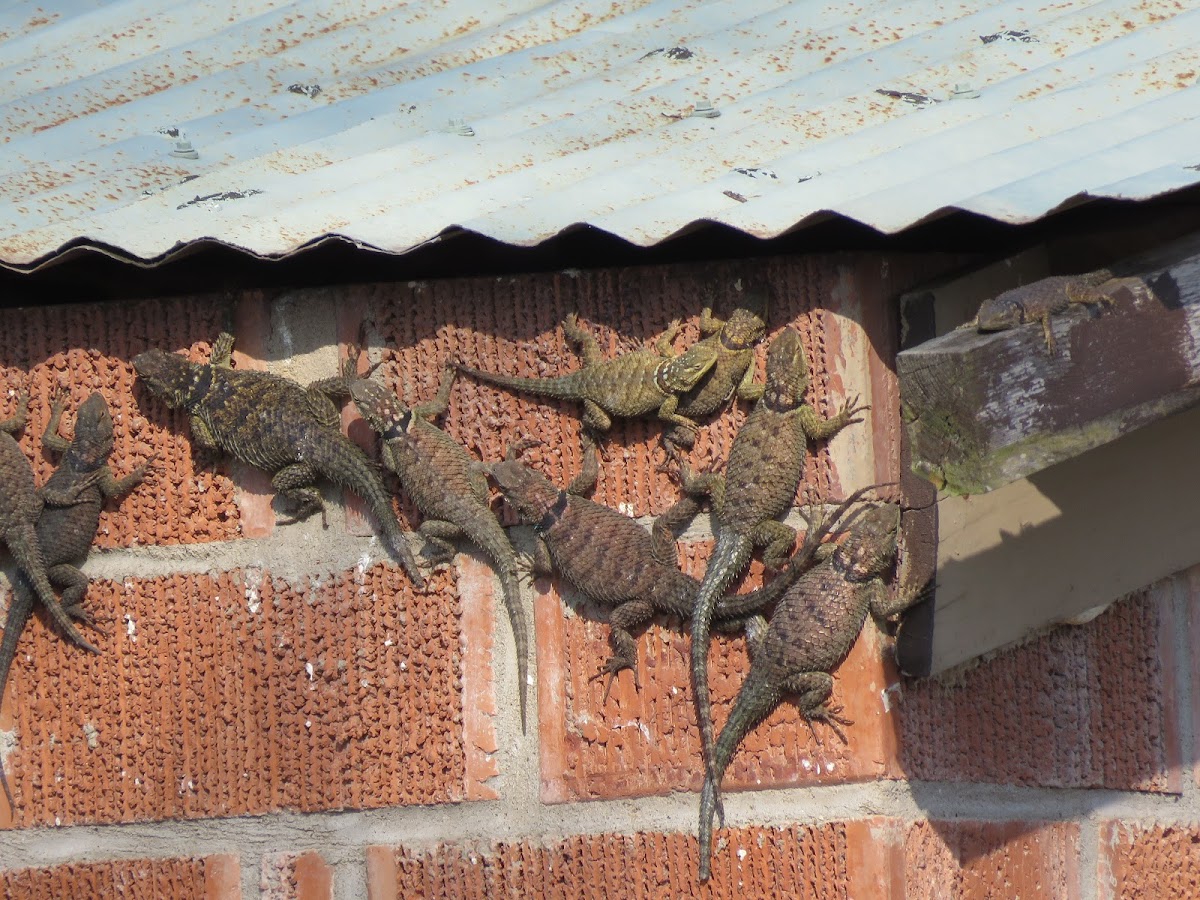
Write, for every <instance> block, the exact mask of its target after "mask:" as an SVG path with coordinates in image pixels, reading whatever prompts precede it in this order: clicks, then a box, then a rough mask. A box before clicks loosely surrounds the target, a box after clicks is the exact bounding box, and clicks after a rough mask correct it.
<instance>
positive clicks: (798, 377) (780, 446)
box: [673, 328, 869, 769]
mask: <svg viewBox="0 0 1200 900" xmlns="http://www.w3.org/2000/svg"><path fill="white" fill-rule="evenodd" d="M808 385H809V368H808V357H807V355H806V354H805V352H804V343H803V341H802V340H801V338H800V333H799V332H798V331H796V330H795V329H794V328H787V329H784V331H783V332H781V333H780V335H779V336H778V337H777V338H775V340H774V341H773V342H772V344H771V348H770V350H769V351H768V354H767V384H766V388H765V390H764V392H763V396H762V398H761V399H760V400H759V401H758V403H757V404H756V405H755V407H754V409H753V410H752V411H751V413H750V415H749V416H748V417H747V419H746V421H745V422H744V423H743V425H742V427H741V428H740V429H739V430H738V433H737V436H736V437H735V438H734V441H733V447H732V448H731V449H730V452H729V461H728V462H727V464H726V466H725V475H724V476H723V477H722V476H718V475H705V476H693V475H692V474H691V472H690V470H689V469H688V467H687V466H686V465H682V466H681V468H680V476H681V479H682V481H683V487H684V491H685V492H686V493H687V494H688V497H686V498H685V499H684V500H682V501H680V503H679V504H677V505H676V507H677V510H681V511H678V512H676V513H673V517H675V518H679V517H681V516H682V515H684V514H685V513H687V512H689V511H690V512H694V511H695V510H698V509H699V501H698V499H697V498H699V497H703V496H708V497H710V498H711V500H712V507H713V513H714V515H713V520H714V527H715V528H716V529H717V530H718V535H717V543H716V547H715V548H714V549H713V553H712V556H711V558H710V559H709V561H708V566H707V568H706V569H705V571H704V580H703V582H702V583H701V586H700V594H699V596H698V598H697V600H696V606H695V609H694V611H693V613H692V682H693V688H694V690H695V701H696V715H697V719H698V721H699V723H700V736H701V741H702V743H703V747H704V760H705V766H706V769H707V768H708V766H709V765H710V763H711V760H712V746H713V726H712V710H711V706H710V700H709V694H708V647H709V624H710V621H711V618H712V611H713V607H714V604H715V603H716V602H717V600H718V599H720V598H721V597H722V596H724V594H725V593H726V592H727V590H728V588H729V586H730V585H731V584H732V583H733V581H734V579H735V578H737V576H738V575H739V574H741V572H742V570H744V569H745V568H746V565H747V564H748V563H749V562H750V555H751V553H752V552H753V550H754V548H755V547H763V548H765V549H764V552H763V563H764V565H765V566H766V567H767V568H768V569H778V568H781V566H782V564H783V561H784V559H785V558H786V556H787V553H788V551H789V550H791V548H792V545H793V543H794V542H795V540H796V532H795V530H794V529H792V528H791V527H789V526H787V525H784V524H783V523H782V522H779V521H776V517H777V516H779V515H781V514H783V513H785V512H786V511H787V510H788V509H789V508H790V507H791V505H792V501H793V499H794V498H795V496H796V489H797V487H799V485H800V479H801V478H802V476H803V474H804V465H805V461H806V460H807V456H808V442H809V441H810V440H813V441H821V440H828V439H829V438H831V437H833V436H834V435H835V434H837V433H838V432H839V431H841V430H842V429H843V428H845V427H846V426H847V425H849V424H851V423H852V422H861V421H862V419H860V418H858V417H856V413H858V412H861V411H863V410H865V409H868V408H869V407H865V406H860V405H859V403H858V400H857V398H855V399H854V400H851V401H848V402H847V403H845V404H844V405H843V406H842V409H841V410H840V411H839V412H838V414H837V415H835V416H834V417H833V418H832V419H822V418H821V417H820V416H819V415H818V414H817V412H816V410H814V409H813V408H812V407H811V406H809V405H808V404H807V403H806V402H805V401H804V395H805V394H806V393H807V391H808Z"/></svg>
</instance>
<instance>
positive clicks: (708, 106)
mask: <svg viewBox="0 0 1200 900" xmlns="http://www.w3.org/2000/svg"><path fill="white" fill-rule="evenodd" d="M688 115H689V116H691V117H692V118H696V119H715V118H716V117H717V116H719V115H721V111H720V110H719V109H715V108H714V107H713V105H712V101H711V100H709V99H708V98H707V97H703V98H701V99H700V100H697V101H696V108H695V109H693V110H692V111H691V112H690V113H688Z"/></svg>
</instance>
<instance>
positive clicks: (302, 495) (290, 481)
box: [271, 462, 329, 528]
mask: <svg viewBox="0 0 1200 900" xmlns="http://www.w3.org/2000/svg"><path fill="white" fill-rule="evenodd" d="M318 477H319V473H318V472H317V470H316V468H314V467H313V466H312V464H310V463H306V462H298V463H292V464H291V465H290V466H284V467H283V468H282V469H280V470H279V471H278V472H276V473H275V476H274V477H273V478H272V479H271V484H272V485H273V486H274V488H275V490H276V491H277V492H278V493H279V495H280V496H281V497H283V498H284V500H286V501H287V502H288V503H290V504H292V506H293V509H294V512H293V513H292V515H291V516H289V517H288V518H286V519H280V520H279V524H280V525H291V524H293V523H295V522H300V521H302V520H304V519H307V518H308V517H309V516H311V515H312V514H313V513H315V512H320V513H321V527H322V528H328V527H329V518H328V516H327V515H326V512H325V501H324V500H323V499H322V498H321V492H320V491H318V490H317V489H316V488H315V487H314V486H313V485H315V484H316V482H317V479H318Z"/></svg>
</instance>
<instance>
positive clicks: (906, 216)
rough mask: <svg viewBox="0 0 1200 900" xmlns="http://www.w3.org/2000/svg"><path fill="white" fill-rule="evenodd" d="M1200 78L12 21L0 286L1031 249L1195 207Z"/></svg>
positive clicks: (1174, 35) (334, 21)
mask: <svg viewBox="0 0 1200 900" xmlns="http://www.w3.org/2000/svg"><path fill="white" fill-rule="evenodd" d="M1118 13H1119V14H1118ZM63 48H69V50H68V52H63ZM1198 74H1200V9H1197V8H1194V5H1192V4H1180V3H1177V2H1175V0H1143V2H1141V3H1138V4H1136V5H1133V4H1127V3H1115V2H1113V0H1108V2H1087V0H1064V2H1054V3H1048V2H1047V3H1040V4H1026V3H1024V2H1007V3H994V2H989V0H963V2H959V3H954V4H947V3H943V2H932V0H919V2H908V3H896V2H863V3H859V4H846V3H837V2H833V0H825V2H821V0H797V2H783V0H749V2H743V3H738V4H711V3H697V2H685V0H661V2H646V0H640V2H639V0H615V2H603V3H602V2H598V0H562V2H550V3H544V2H531V0H509V2H503V3H489V4H482V3H472V2H466V3H454V4H429V3H405V4H399V5H396V4H387V3H382V2H372V0H351V2H334V0H301V2H292V3H287V2H273V0H251V2H246V3H240V4H237V5H236V8H234V7H230V8H225V7H222V6H220V5H212V4H170V3H164V2H161V0H158V2H155V0H128V2H122V3H100V2H97V0H69V2H62V3H58V4H56V5H55V6H54V8H53V10H46V9H44V8H43V7H40V6H38V5H36V4H34V3H30V2H17V3H9V4H6V5H4V6H3V7H2V8H0V148H2V149H0V264H6V265H9V266H11V267H16V268H32V267H36V266H38V265H41V264H44V263H45V262H47V261H50V260H52V259H53V258H54V256H55V255H56V254H57V253H59V252H60V251H61V249H62V248H63V247H64V246H66V245H68V244H72V243H78V242H79V241H80V240H84V241H90V242H94V243H96V244H98V245H102V246H105V247H109V248H114V249H116V250H118V251H121V252H123V253H125V254H128V255H129V256H131V257H134V258H136V259H138V260H148V261H155V260H159V259H162V258H164V257H165V256H166V255H167V254H170V253H173V252H178V250H179V248H181V247H187V246H188V245H189V244H191V243H193V242H195V241H198V240H201V239H214V240H218V241H222V242H225V243H227V244H230V245H232V246H235V247H239V248H241V249H244V250H246V251H248V252H250V253H253V254H257V255H261V256H269V257H276V256H283V255H287V254H289V253H292V252H295V251H296V250H298V249H300V248H302V247H304V246H306V245H308V244H311V243H312V242H314V241H316V240H319V239H321V238H323V237H326V236H329V235H340V236H344V237H346V238H349V239H351V240H353V241H356V242H358V243H360V244H362V245H365V246H369V247H373V248H376V249H379V250H382V251H386V252H392V253H403V252H405V251H407V250H410V249H412V248H413V247H415V246H417V245H419V244H421V243H423V242H425V241H428V240H430V239H432V238H434V237H436V235H438V234H439V233H440V232H442V231H443V230H444V229H446V228H448V227H451V226H460V227H462V228H466V229H469V230H472V231H475V232H478V233H480V234H484V235H487V236H490V237H494V238H496V239H498V240H501V241H505V242H508V243H512V244H518V245H532V244H536V243H538V242H540V241H543V240H546V239H547V238H549V237H552V236H554V235H556V234H558V233H559V232H561V231H562V230H564V229H565V228H568V227H571V226H573V225H576V224H578V223H588V224H590V225H593V226H595V227H597V228H600V229H603V230H606V231H609V232H611V233H613V234H616V235H618V236H620V237H622V238H624V239H626V240H628V241H631V242H633V243H635V244H639V245H650V244H654V243H656V242H658V241H661V240H663V239H665V238H667V237H670V236H671V235H673V234H676V233H678V232H680V231H682V230H684V229H686V228H687V227H688V226H689V225H691V224H692V223H695V222H697V221H699V220H709V221H715V222H721V223H724V224H727V225H729V226H731V227H734V228H737V229H740V230H742V231H744V232H746V233H748V234H752V235H755V236H757V237H772V236H775V235H778V234H781V233H783V232H784V231H787V230H789V229H792V228H795V227H797V226H798V225H801V224H803V223H804V222H805V221H807V220H809V219H811V218H815V217H820V216H825V215H827V214H829V213H836V214H840V215H843V216H846V217H849V218H852V219H855V220H857V221H860V222H863V223H865V224H867V225H870V226H872V227H874V228H877V229H879V230H881V231H884V232H895V231H899V230H902V229H904V228H906V227H908V226H910V225H912V224H914V223H917V222H920V221H923V220H926V219H928V218H930V217H932V216H935V215H938V214H940V213H942V212H944V211H947V210H956V209H962V210H969V211H972V212H976V213H979V214H982V215H985V216H990V217H992V218H995V219H998V220H1001V221H1005V222H1025V221H1029V220H1031V219H1036V218H1038V217H1040V216H1042V215H1044V214H1046V213H1047V212H1049V211H1050V210H1053V209H1055V208H1057V207H1059V206H1060V205H1062V204H1063V203H1064V202H1068V201H1071V200H1073V199H1079V198H1090V197H1119V198H1125V199H1145V198H1149V197H1152V196H1156V195H1159V194H1162V193H1165V192H1168V191H1172V190H1177V189H1180V188H1183V187H1187V186H1189V185H1193V184H1196V183H1197V182H1200V154H1198V153H1197V151H1196V150H1195V149H1194V148H1196V147H1197V146H1200V141H1198V140H1197V138H1200V92H1198V91H1197V90H1196V84H1197V80H1198Z"/></svg>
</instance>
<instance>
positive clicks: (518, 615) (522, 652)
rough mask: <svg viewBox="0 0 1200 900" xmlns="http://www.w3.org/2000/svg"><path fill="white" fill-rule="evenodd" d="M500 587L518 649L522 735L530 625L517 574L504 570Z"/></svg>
mask: <svg viewBox="0 0 1200 900" xmlns="http://www.w3.org/2000/svg"><path fill="white" fill-rule="evenodd" d="M499 572H500V586H501V588H502V589H503V591H504V608H505V610H506V611H507V612H508V622H509V624H510V625H511V626H512V633H513V643H515V644H516V647H517V682H518V689H519V691H520V693H519V695H518V696H519V698H520V703H521V734H525V715H526V708H527V705H528V703H529V697H528V694H529V623H528V622H527V621H526V620H525V607H524V606H523V605H522V603H521V580H520V579H519V578H518V577H517V573H516V572H515V571H513V570H512V569H509V568H502V569H500V570H499Z"/></svg>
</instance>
